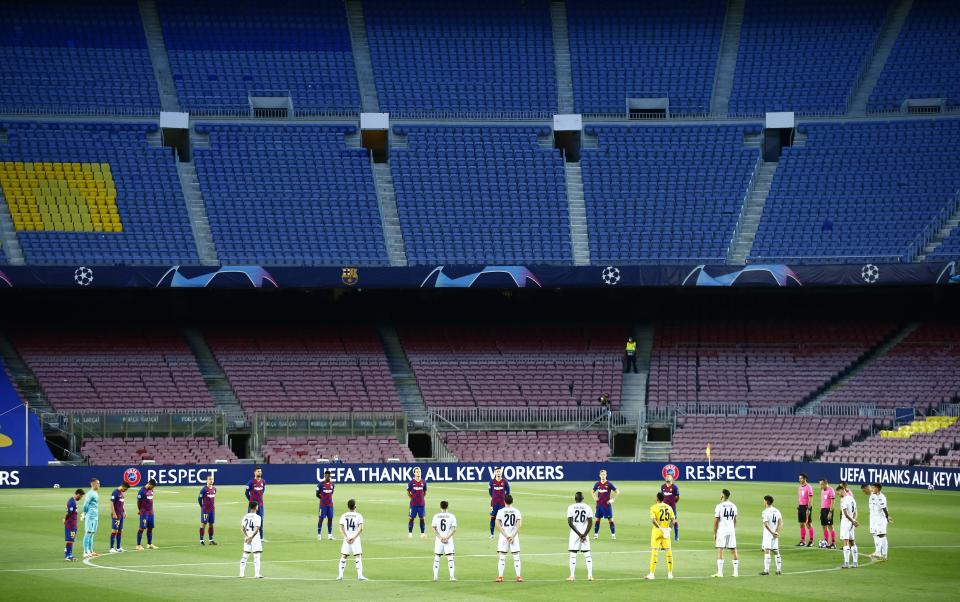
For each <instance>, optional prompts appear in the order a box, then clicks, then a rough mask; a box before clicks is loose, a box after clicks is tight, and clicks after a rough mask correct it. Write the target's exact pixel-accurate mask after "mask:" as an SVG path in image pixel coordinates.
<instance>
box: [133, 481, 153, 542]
mask: <svg viewBox="0 0 960 602" xmlns="http://www.w3.org/2000/svg"><path fill="white" fill-rule="evenodd" d="M156 487H157V482H156V481H155V480H153V479H150V480H149V481H147V484H146V485H144V486H143V487H141V488H140V492H139V493H137V511H138V512H139V513H140V529H139V530H138V531H137V550H142V549H143V546H142V545H140V544H141V543H143V532H144V530H146V532H147V548H149V549H151V550H155V549H157V546H155V545H153V490H154V489H155V488H156Z"/></svg>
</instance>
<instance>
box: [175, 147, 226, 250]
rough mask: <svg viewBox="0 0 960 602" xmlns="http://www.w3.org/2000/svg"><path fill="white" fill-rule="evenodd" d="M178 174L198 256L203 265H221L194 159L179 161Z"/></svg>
mask: <svg viewBox="0 0 960 602" xmlns="http://www.w3.org/2000/svg"><path fill="white" fill-rule="evenodd" d="M177 175H178V176H179V177H180V186H181V187H182V188H183V198H184V200H185V201H186V203H187V215H189V216H190V230H191V231H192V232H193V239H194V241H195V242H196V245H197V256H198V257H200V263H201V264H202V265H211V266H212V265H220V259H219V258H218V257H217V248H216V246H215V245H214V243H213V233H212V232H211V231H210V220H209V219H208V218H207V208H206V205H204V203H203V195H202V194H201V193H200V180H199V179H198V178H197V167H196V166H195V165H194V163H193V161H192V160H191V161H177Z"/></svg>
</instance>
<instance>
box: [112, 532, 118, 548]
mask: <svg viewBox="0 0 960 602" xmlns="http://www.w3.org/2000/svg"><path fill="white" fill-rule="evenodd" d="M116 540H117V534H116V533H112V532H111V533H110V549H111V550H112V549H113V542H115V541H116Z"/></svg>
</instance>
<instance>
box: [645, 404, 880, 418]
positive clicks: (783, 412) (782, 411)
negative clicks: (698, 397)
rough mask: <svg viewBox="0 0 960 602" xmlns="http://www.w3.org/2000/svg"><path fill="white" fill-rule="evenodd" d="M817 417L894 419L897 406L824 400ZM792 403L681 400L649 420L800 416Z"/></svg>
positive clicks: (656, 411) (648, 415)
mask: <svg viewBox="0 0 960 602" xmlns="http://www.w3.org/2000/svg"><path fill="white" fill-rule="evenodd" d="M810 414H812V415H814V416H837V417H843V416H861V417H864V418H892V417H893V416H894V409H893V408H878V407H876V406H875V405H874V404H855V403H821V404H819V405H817V406H816V407H815V408H813V411H812V412H810ZM799 415H802V414H800V412H799V410H798V408H797V407H795V406H792V405H755V406H751V405H749V404H747V403H746V402H680V403H672V404H670V405H669V406H663V407H653V408H647V412H646V420H647V423H651V422H670V421H672V420H673V419H674V418H676V417H682V416H799Z"/></svg>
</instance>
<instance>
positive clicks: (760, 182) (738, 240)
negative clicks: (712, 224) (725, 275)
mask: <svg viewBox="0 0 960 602" xmlns="http://www.w3.org/2000/svg"><path fill="white" fill-rule="evenodd" d="M777 165H778V164H777V162H776V161H763V160H760V161H758V163H757V168H756V170H755V171H754V174H753V178H752V179H751V180H750V187H749V189H748V190H747V196H746V200H745V201H744V203H743V207H741V209H740V217H739V219H738V220H737V227H736V229H735V230H734V239H733V242H732V243H731V244H730V250H729V252H728V253H727V263H729V264H732V265H743V264H745V263H747V257H749V256H750V250H751V249H752V248H753V241H754V239H756V237H757V228H759V227H760V219H761V218H762V217H763V207H764V205H766V203H767V195H769V194H770V187H771V186H772V185H773V176H774V174H775V173H776V172H777Z"/></svg>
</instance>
